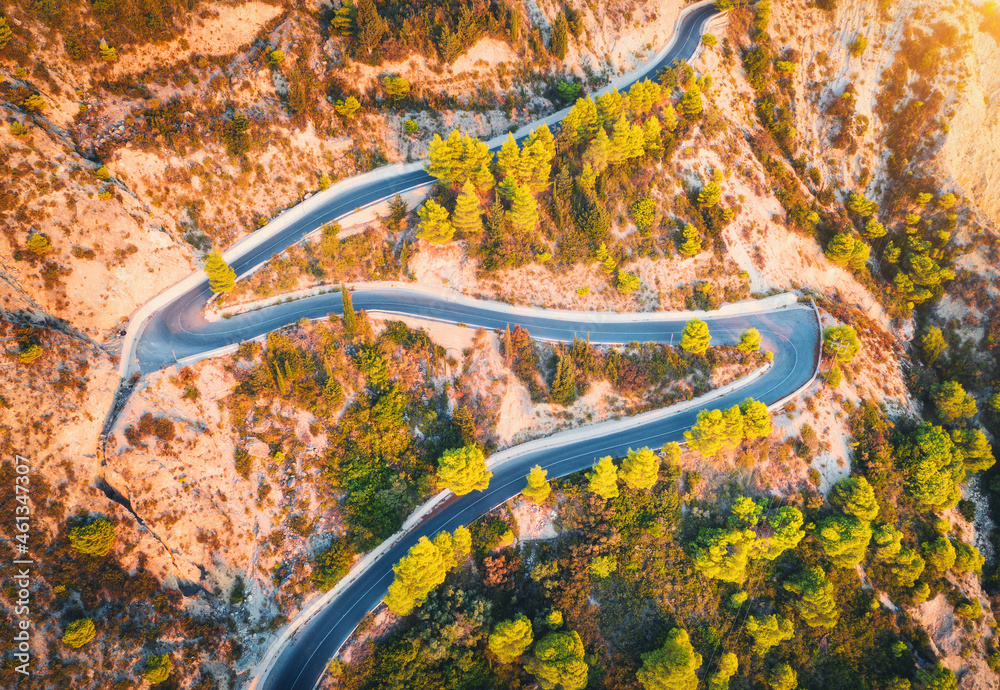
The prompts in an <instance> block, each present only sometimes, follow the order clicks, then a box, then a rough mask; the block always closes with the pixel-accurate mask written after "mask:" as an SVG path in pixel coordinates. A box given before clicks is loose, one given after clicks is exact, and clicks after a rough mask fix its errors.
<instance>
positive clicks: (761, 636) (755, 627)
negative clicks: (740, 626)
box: [746, 615, 795, 655]
mask: <svg viewBox="0 0 1000 690" xmlns="http://www.w3.org/2000/svg"><path fill="white" fill-rule="evenodd" d="M746 630H747V633H748V634H749V635H750V637H752V638H753V651H754V652H755V653H757V654H761V655H763V654H767V652H768V651H769V650H770V649H771V647H774V646H775V645H778V644H781V643H782V642H784V641H785V640H790V639H792V638H793V637H794V636H795V626H794V625H792V622H791V621H790V620H788V619H787V618H782V617H781V616H774V615H772V616H748V617H747V621H746Z"/></svg>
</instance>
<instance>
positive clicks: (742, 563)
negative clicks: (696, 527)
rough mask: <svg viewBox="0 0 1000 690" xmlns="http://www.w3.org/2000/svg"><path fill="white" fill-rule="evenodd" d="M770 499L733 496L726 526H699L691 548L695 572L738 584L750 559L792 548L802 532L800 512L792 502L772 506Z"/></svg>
mask: <svg viewBox="0 0 1000 690" xmlns="http://www.w3.org/2000/svg"><path fill="white" fill-rule="evenodd" d="M772 503H773V501H768V502H765V501H755V500H753V499H751V498H746V497H743V498H740V499H737V501H736V502H735V503H734V504H733V507H732V510H731V512H730V516H729V519H728V524H727V526H726V527H721V528H710V527H705V528H702V529H701V530H700V531H699V532H698V537H697V539H696V541H695V542H694V544H693V545H692V552H691V559H692V562H693V564H694V567H695V568H696V569H697V570H698V572H700V573H702V574H703V575H705V576H706V577H710V578H714V579H717V580H722V581H724V582H733V583H736V584H739V583H742V582H743V580H744V579H745V578H746V571H747V566H748V565H749V564H750V562H751V561H752V560H757V559H766V560H769V561H773V560H775V559H776V558H778V557H779V556H780V555H781V554H783V553H784V552H785V551H787V550H788V549H794V548H795V547H796V546H797V545H798V543H799V542H800V541H802V538H803V537H805V534H806V533H805V531H803V529H802V522H803V517H802V513H801V511H799V509H798V508H795V507H793V506H781V507H779V508H772V506H771V504H772ZM765 513H767V514H766V515H765Z"/></svg>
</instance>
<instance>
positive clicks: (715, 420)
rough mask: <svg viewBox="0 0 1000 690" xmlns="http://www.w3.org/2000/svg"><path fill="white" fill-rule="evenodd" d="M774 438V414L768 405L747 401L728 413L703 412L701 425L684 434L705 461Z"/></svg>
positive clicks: (730, 409) (723, 411)
mask: <svg viewBox="0 0 1000 690" xmlns="http://www.w3.org/2000/svg"><path fill="white" fill-rule="evenodd" d="M770 434H771V413H770V412H768V410H767V405H765V404H764V403H762V402H760V401H759V400H754V399H753V398H747V399H746V400H744V401H743V403H742V404H741V405H733V406H732V407H730V408H729V409H727V410H702V411H701V412H699V413H698V421H697V423H696V424H695V425H694V426H693V427H691V429H689V430H688V431H685V432H684V439H685V441H687V444H688V447H689V448H691V449H692V450H696V451H697V452H698V453H699V454H700V455H701V456H702V457H703V458H713V457H715V456H716V455H717V454H718V453H719V452H720V451H722V450H734V449H736V448H738V447H739V446H740V444H741V443H743V442H744V441H754V440H757V439H761V438H766V437H767V436H769V435H770Z"/></svg>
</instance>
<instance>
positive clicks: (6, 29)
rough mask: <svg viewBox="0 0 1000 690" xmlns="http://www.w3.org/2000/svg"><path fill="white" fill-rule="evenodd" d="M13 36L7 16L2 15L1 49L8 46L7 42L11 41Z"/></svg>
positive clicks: (0, 25) (0, 27) (0, 29)
mask: <svg viewBox="0 0 1000 690" xmlns="http://www.w3.org/2000/svg"><path fill="white" fill-rule="evenodd" d="M11 36H12V34H11V30H10V26H9V25H8V24H7V18H6V17H0V50H3V49H4V48H6V47H7V44H8V43H10V39H11Z"/></svg>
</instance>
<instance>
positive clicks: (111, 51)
mask: <svg viewBox="0 0 1000 690" xmlns="http://www.w3.org/2000/svg"><path fill="white" fill-rule="evenodd" d="M97 49H98V52H100V54H101V59H102V60H105V61H106V62H114V61H115V60H117V59H118V51H117V50H115V48H114V47H113V46H109V45H108V44H107V43H105V42H104V41H101V45H99V46H98V47H97Z"/></svg>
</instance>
